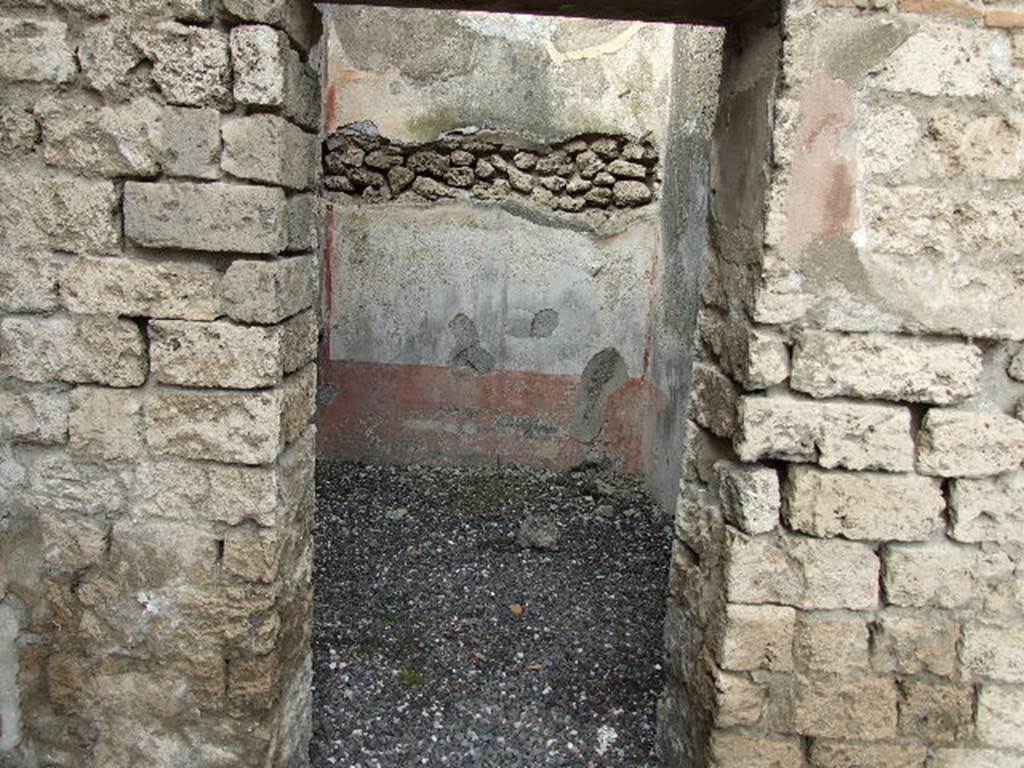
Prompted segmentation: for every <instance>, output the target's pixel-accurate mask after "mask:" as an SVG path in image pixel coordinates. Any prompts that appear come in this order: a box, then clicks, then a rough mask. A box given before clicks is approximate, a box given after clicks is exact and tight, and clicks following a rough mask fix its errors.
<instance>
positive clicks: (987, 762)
mask: <svg viewBox="0 0 1024 768" xmlns="http://www.w3.org/2000/svg"><path fill="white" fill-rule="evenodd" d="M1019 766H1020V753H1019V752H1007V751H1004V750H1000V749H972V748H971V747H959V748H950V749H941V748H940V749H937V750H935V752H934V754H933V756H932V758H931V760H929V761H928V768H1019Z"/></svg>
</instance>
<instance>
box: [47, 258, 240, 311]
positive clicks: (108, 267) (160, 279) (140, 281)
mask: <svg viewBox="0 0 1024 768" xmlns="http://www.w3.org/2000/svg"><path fill="white" fill-rule="evenodd" d="M220 281H221V276H220V273H219V272H218V271H217V270H216V269H214V268H213V267H211V266H207V265H205V264H198V263H195V262H173V261H149V260H146V261H143V260H141V259H119V258H106V257H104V258H91V257H82V258H79V259H75V260H73V261H72V262H71V263H70V264H68V265H67V267H66V268H65V269H64V271H63V272H62V274H61V281H60V283H61V298H62V299H63V301H64V305H65V306H66V307H67V308H68V309H70V310H71V311H72V312H78V313H81V314H95V315H122V316H126V317H154V318H157V317H158V318H181V319H185V320H212V319H214V318H216V317H217V316H219V315H220V301H221V299H220Z"/></svg>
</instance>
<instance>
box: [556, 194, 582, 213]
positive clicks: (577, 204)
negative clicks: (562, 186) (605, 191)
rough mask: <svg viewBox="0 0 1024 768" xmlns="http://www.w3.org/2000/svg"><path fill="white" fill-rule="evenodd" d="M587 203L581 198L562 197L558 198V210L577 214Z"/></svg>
mask: <svg viewBox="0 0 1024 768" xmlns="http://www.w3.org/2000/svg"><path fill="white" fill-rule="evenodd" d="M586 205H587V203H586V201H585V200H584V199H583V198H582V197H570V196H569V195H562V196H560V197H559V198H558V209H559V210H560V211H567V212H568V213H579V212H580V211H582V210H583V209H584V208H585V207H586Z"/></svg>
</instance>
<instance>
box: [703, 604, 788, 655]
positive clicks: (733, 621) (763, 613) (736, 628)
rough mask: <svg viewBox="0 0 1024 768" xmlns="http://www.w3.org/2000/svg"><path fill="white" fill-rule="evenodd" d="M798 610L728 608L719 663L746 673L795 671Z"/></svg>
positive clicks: (782, 608) (734, 606) (729, 606)
mask: <svg viewBox="0 0 1024 768" xmlns="http://www.w3.org/2000/svg"><path fill="white" fill-rule="evenodd" d="M795 625H796V611H795V610H794V609H792V608H789V607H787V606H781V605H732V604H730V605H727V606H726V613H725V624H724V628H723V630H722V642H721V647H720V650H719V654H718V663H719V665H720V666H721V667H722V668H723V669H730V670H733V671H736V672H747V671H753V670H755V669H766V670H769V671H772V672H789V671H791V670H792V669H793V632H794V627H795Z"/></svg>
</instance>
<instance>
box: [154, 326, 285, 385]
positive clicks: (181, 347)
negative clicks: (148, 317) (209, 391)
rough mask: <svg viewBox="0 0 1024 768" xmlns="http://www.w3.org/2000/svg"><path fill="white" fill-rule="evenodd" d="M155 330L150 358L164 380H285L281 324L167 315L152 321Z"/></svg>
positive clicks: (158, 378)
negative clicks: (204, 320)
mask: <svg viewBox="0 0 1024 768" xmlns="http://www.w3.org/2000/svg"><path fill="white" fill-rule="evenodd" d="M149 332H150V336H149V338H150V364H151V366H152V371H153V376H154V378H155V379H156V381H158V382H160V383H161V384H176V385H179V386H183V387H222V388H225V389H257V388H260V387H271V386H274V385H275V384H277V383H278V382H279V381H280V380H281V377H282V373H283V356H284V348H283V340H284V337H283V332H282V329H281V327H280V326H275V327H271V328H266V327H261V326H241V325H235V324H234V323H229V322H213V323H193V322H183V321H177V320H164V321H155V322H153V323H150V326H149Z"/></svg>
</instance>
